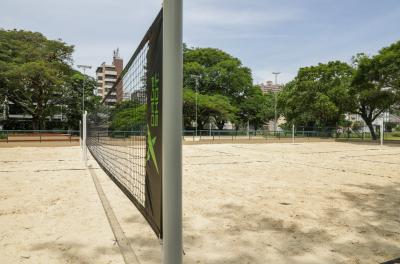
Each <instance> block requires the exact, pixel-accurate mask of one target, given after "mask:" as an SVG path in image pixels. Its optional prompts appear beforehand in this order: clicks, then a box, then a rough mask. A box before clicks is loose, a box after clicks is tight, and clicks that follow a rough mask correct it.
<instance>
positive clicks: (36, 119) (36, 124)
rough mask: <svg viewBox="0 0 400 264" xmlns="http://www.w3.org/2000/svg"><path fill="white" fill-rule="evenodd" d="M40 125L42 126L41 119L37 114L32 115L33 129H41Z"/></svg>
mask: <svg viewBox="0 0 400 264" xmlns="http://www.w3.org/2000/svg"><path fill="white" fill-rule="evenodd" d="M39 127H40V122H39V119H38V118H37V117H36V116H32V129H33V130H39V129H40V128H39Z"/></svg>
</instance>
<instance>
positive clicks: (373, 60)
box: [350, 42, 400, 139]
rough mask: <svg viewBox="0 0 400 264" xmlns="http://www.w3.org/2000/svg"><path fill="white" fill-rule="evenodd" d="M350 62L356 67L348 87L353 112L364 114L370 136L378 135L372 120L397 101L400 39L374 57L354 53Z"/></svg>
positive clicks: (399, 74)
mask: <svg viewBox="0 0 400 264" xmlns="http://www.w3.org/2000/svg"><path fill="white" fill-rule="evenodd" d="M353 63H354V66H355V67H356V69H357V70H356V72H355V75H354V80H353V82H352V86H351V88H350V94H351V95H352V97H353V99H354V101H355V105H356V107H355V110H354V111H353V112H354V113H356V114H359V115H360V116H361V117H362V118H363V120H364V122H365V124H366V125H367V126H368V128H369V130H370V132H371V135H372V138H373V139H377V135H376V132H375V129H374V127H373V122H374V121H375V120H376V118H378V117H379V116H380V115H381V114H382V113H383V112H385V111H388V110H389V109H390V107H391V106H398V105H399V98H400V97H399V95H400V73H399V71H400V65H399V63H400V42H397V43H395V44H392V45H391V46H389V47H387V48H383V49H382V50H380V52H379V53H378V54H377V55H375V56H373V57H369V56H367V55H365V54H362V53H361V54H357V55H356V56H355V57H354V58H353Z"/></svg>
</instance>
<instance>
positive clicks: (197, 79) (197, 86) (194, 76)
mask: <svg viewBox="0 0 400 264" xmlns="http://www.w3.org/2000/svg"><path fill="white" fill-rule="evenodd" d="M190 77H192V78H194V79H195V81H196V84H195V89H196V96H195V98H196V99H195V100H196V133H195V135H196V137H197V127H198V124H199V123H197V94H198V89H199V78H200V75H193V74H192V75H190Z"/></svg>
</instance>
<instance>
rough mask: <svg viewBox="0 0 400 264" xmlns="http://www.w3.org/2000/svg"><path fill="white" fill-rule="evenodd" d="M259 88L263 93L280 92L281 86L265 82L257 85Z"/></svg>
mask: <svg viewBox="0 0 400 264" xmlns="http://www.w3.org/2000/svg"><path fill="white" fill-rule="evenodd" d="M259 86H260V89H261V91H262V92H263V93H269V92H280V91H281V90H282V85H281V84H273V82H272V81H267V82H266V83H261V84H259Z"/></svg>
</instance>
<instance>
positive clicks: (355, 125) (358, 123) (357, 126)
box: [352, 121, 364, 131]
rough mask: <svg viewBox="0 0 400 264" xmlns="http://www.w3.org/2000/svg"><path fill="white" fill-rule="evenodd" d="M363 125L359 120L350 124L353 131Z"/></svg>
mask: <svg viewBox="0 0 400 264" xmlns="http://www.w3.org/2000/svg"><path fill="white" fill-rule="evenodd" d="M363 127H364V124H363V122H361V121H354V122H353V124H352V129H353V130H355V131H358V130H360V129H362V128H363Z"/></svg>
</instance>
